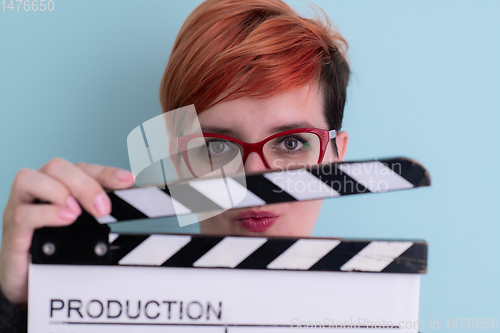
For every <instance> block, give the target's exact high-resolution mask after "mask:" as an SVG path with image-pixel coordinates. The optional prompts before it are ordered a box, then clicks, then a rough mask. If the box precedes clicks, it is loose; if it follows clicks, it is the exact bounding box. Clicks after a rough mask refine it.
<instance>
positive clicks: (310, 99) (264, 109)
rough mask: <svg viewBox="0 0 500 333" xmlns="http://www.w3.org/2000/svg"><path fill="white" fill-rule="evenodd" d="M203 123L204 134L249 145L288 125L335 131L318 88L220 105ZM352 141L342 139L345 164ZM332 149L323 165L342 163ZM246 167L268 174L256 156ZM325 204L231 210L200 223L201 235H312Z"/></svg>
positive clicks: (251, 156) (339, 143) (344, 136)
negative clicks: (223, 135) (325, 115)
mask: <svg viewBox="0 0 500 333" xmlns="http://www.w3.org/2000/svg"><path fill="white" fill-rule="evenodd" d="M198 118H199V122H200V125H201V128H202V129H203V131H204V132H211V133H214V132H215V133H220V134H225V135H229V136H231V137H234V138H237V139H240V140H242V141H245V142H248V143H254V142H259V141H262V140H263V139H266V138H267V137H269V136H271V135H273V134H276V133H277V132H279V131H280V130H277V128H279V127H281V128H283V127H284V126H289V127H291V128H294V127H297V128H300V127H315V128H320V129H326V130H330V128H328V123H327V121H326V119H325V117H324V114H323V96H322V93H321V91H320V90H319V87H318V85H317V84H311V85H307V86H304V87H302V88H299V89H295V90H292V91H288V92H286V93H283V94H281V95H277V96H273V97H268V98H262V99H257V98H239V99H236V100H232V101H227V102H220V103H218V104H216V105H215V106H213V107H211V108H209V109H207V110H205V111H203V112H202V113H201V114H199V116H198ZM207 129H209V130H207ZM347 140H348V137H347V133H345V132H340V133H338V134H337V140H336V141H337V149H338V152H339V158H338V159H337V161H341V160H343V157H344V154H345V150H346V147H347ZM332 145H333V142H332V141H330V143H329V144H328V147H327V151H326V153H325V156H324V159H323V163H331V162H335V161H336V159H335V155H334V151H333V148H332ZM244 168H245V172H255V171H264V170H266V167H265V165H264V162H263V161H262V159H261V158H260V156H259V155H258V154H257V153H254V152H252V153H250V154H249V155H248V158H247V160H246V161H245V164H244ZM321 204H322V200H312V201H302V202H295V203H280V204H272V205H265V206H259V207H252V208H241V209H233V210H228V211H225V212H223V213H221V214H219V215H217V216H214V217H212V218H209V219H207V220H204V221H202V222H200V231H201V233H205V234H206V233H208V234H237V235H276V236H310V235H311V233H312V230H313V228H314V225H315V223H316V219H317V217H318V214H319V211H320V208H321Z"/></svg>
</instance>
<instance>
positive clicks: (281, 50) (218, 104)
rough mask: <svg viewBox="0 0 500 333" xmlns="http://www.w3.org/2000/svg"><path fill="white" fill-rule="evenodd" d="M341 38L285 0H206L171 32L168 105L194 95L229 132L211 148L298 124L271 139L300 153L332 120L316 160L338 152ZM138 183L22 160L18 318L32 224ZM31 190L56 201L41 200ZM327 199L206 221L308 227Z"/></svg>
mask: <svg viewBox="0 0 500 333" xmlns="http://www.w3.org/2000/svg"><path fill="white" fill-rule="evenodd" d="M345 49H346V42H345V40H344V39H343V38H342V36H341V35H340V34H339V33H338V32H336V31H333V30H331V29H330V28H329V25H328V22H327V23H322V22H321V21H319V20H310V19H305V18H302V17H300V16H299V15H298V14H297V13H296V12H295V11H293V10H292V9H291V8H290V7H288V6H287V5H286V4H285V3H283V2H281V1H279V0H272V1H271V0H238V1H235V0H208V1H206V2H204V3H202V4H201V5H200V6H199V7H197V8H196V9H195V10H194V11H193V12H192V13H191V14H190V15H189V17H188V18H187V19H186V21H185V22H184V24H183V26H182V28H181V30H180V32H179V35H178V37H177V39H176V41H175V44H174V47H173V50H172V54H171V56H170V59H169V62H168V64H167V68H166V70H165V74H164V76H163V79H162V83H161V87H160V100H161V104H162V109H163V111H164V112H168V111H169V110H174V109H177V108H179V107H182V106H186V105H190V104H194V105H195V107H196V110H197V112H198V117H199V122H200V125H201V127H202V129H203V132H205V133H211V134H218V135H225V136H223V137H222V139H221V136H219V137H218V139H219V140H216V141H215V145H216V146H214V149H215V150H214V152H215V153H217V152H218V151H224V149H226V148H227V146H228V145H230V144H236V145H238V144H240V145H241V144H242V142H246V143H257V142H262V141H265V140H266V139H267V138H269V137H270V136H273V135H276V134H277V133H281V132H283V131H286V130H291V129H297V131H296V132H294V134H295V136H292V139H291V140H289V139H286V138H285V140H288V141H286V142H285V141H283V140H282V141H279V140H278V141H276V140H275V141H273V143H271V149H269V150H270V151H272V149H274V148H276V147H277V145H281V146H280V147H281V149H285V151H287V152H291V153H294V151H296V150H300V148H301V146H300V145H301V144H303V142H301V141H300V140H301V139H300V138H301V136H300V135H298V134H301V133H304V132H305V131H307V130H311V129H313V130H315V129H320V130H323V131H327V132H328V131H330V132H331V133H334V132H333V131H332V130H335V133H336V137H335V139H333V140H331V141H330V142H329V144H328V146H327V148H326V150H325V151H324V152H323V153H324V156H321V159H320V158H319V155H318V161H313V162H311V163H320V162H322V163H327V162H333V161H341V160H342V159H343V158H344V155H345V151H346V148H347V141H348V137H347V134H346V133H345V132H340V127H341V123H342V117H343V109H344V104H345V98H346V87H347V83H348V79H349V73H350V72H349V66H348V63H347V61H346V57H345ZM177 128H180V127H179V126H177ZM292 132H293V131H292ZM288 133H289V132H288ZM297 133H298V134H297ZM211 134H207V135H208V136H210V135H211ZM176 135H177V136H179V137H183V136H184V133H176ZM278 136H279V137H280V136H281V134H280V135H278ZM287 137H290V136H287ZM231 138H234V139H231ZM171 149H174V150H175V149H178V147H171ZM316 153H317V152H316V151H315V154H316ZM174 156H177V157H176V158H174V159H175V161H174V162H175V165H176V168H177V169H178V172H179V173H181V174H185V173H186V172H187V171H189V158H187V160H186V159H185V158H183V157H181V154H177V155H174ZM271 156H272V154H271V153H269V152H267V153H266V152H264V151H263V153H262V154H258V153H257V152H249V153H248V154H247V156H244V168H245V171H246V172H252V171H260V170H265V169H267V168H271V167H277V164H276V163H277V162H276V160H272V157H271ZM315 156H316V155H315ZM280 166H281V167H283V166H286V165H280ZM186 170H187V171H186ZM132 184H133V177H132V175H131V174H130V172H128V171H125V170H119V169H116V168H112V167H105V166H99V165H90V164H84V163H77V164H75V165H72V164H71V163H69V162H68V161H65V160H63V159H61V158H55V159H53V160H51V161H50V162H48V163H47V164H46V165H44V166H43V167H42V168H40V169H39V170H38V171H35V170H29V169H23V170H21V171H19V173H18V174H17V176H16V178H15V180H14V183H13V186H12V190H11V194H10V198H9V201H8V203H7V206H6V208H5V211H4V215H3V240H2V248H1V251H0V290H1V292H2V293H3V295H4V296H2V301H1V302H0V303H1V305H0V307H2V306H3V307H4V310H5V309H8V310H9V311H12V312H13V314H12V316H13V317H15V316H19V315H20V314H19V313H18V312H19V311H18V310H17V308H15V307H12V306H11V305H10V304H8V302H10V303H13V304H15V305H17V306H20V307H23V306H25V305H26V302H27V281H28V279H27V276H28V259H29V248H30V243H31V237H32V235H33V231H34V229H36V228H39V227H43V226H64V225H68V224H71V223H72V222H74V221H75V219H76V218H77V217H78V215H80V213H81V209H80V207H79V205H78V203H80V205H81V206H82V207H83V209H85V210H86V211H88V212H89V213H91V214H92V215H94V216H96V217H100V216H105V215H107V214H109V212H110V210H111V207H110V201H109V198H108V197H107V196H106V194H105V192H104V190H103V187H106V188H110V189H120V188H127V187H130V186H131V185H132ZM36 199H39V200H42V201H45V202H49V204H36V205H35V204H33V203H34V201H35V200H36ZM320 207H321V201H320V200H319V201H309V202H300V203H295V204H286V203H283V204H275V205H268V206H262V207H256V208H252V209H238V210H230V211H227V212H224V213H222V214H220V215H218V216H215V217H212V218H211V219H208V220H206V221H204V222H203V223H202V225H201V228H202V232H203V231H205V232H223V233H233V234H235V233H237V234H275V235H276V234H278V235H283V234H286V235H310V233H311V231H312V228H313V227H314V223H315V221H316V218H317V216H318V214H319V210H320ZM0 309H1V308H0ZM0 317H2V319H0V320H6V319H5V316H3V315H2V316H0ZM13 320H16V319H13ZM18 322H19V320H18ZM0 327H1V326H0Z"/></svg>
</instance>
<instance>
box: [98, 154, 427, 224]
mask: <svg viewBox="0 0 500 333" xmlns="http://www.w3.org/2000/svg"><path fill="white" fill-rule="evenodd" d="M429 185H430V176H429V173H428V172H427V170H426V169H425V168H424V167H423V166H422V165H421V164H420V163H418V162H416V161H414V160H411V159H408V158H392V159H384V160H372V161H354V162H342V163H333V164H324V165H318V166H315V167H312V168H309V169H296V170H284V171H281V170H280V171H268V172H264V173H262V174H253V175H249V176H246V177H244V178H243V177H240V176H235V177H225V178H213V179H193V180H188V181H185V182H182V183H179V182H178V183H174V184H171V185H169V186H168V187H165V188H163V189H162V188H160V187H155V186H152V187H143V188H131V189H127V190H119V191H114V192H109V193H108V194H109V196H110V198H111V203H112V212H111V214H110V215H109V216H105V217H102V218H99V219H98V222H100V223H113V222H119V221H127V220H135V219H143V218H159V217H170V216H183V215H187V214H192V213H203V212H211V211H212V212H213V211H224V210H227V209H231V208H243V207H253V206H261V205H266V204H273V203H280V202H292V201H304V200H313V199H325V198H335V197H340V196H344V195H351V194H363V193H381V192H389V191H397V190H405V189H413V188H417V187H422V186H429ZM162 187H164V186H162Z"/></svg>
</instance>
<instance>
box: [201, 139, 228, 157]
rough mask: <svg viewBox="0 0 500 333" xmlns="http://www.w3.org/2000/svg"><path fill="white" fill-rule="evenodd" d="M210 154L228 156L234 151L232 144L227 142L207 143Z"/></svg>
mask: <svg viewBox="0 0 500 333" xmlns="http://www.w3.org/2000/svg"><path fill="white" fill-rule="evenodd" d="M207 146H208V152H209V153H210V154H211V155H220V154H226V153H228V152H230V151H232V150H233V149H234V147H233V145H232V144H231V143H230V142H225V141H209V142H207Z"/></svg>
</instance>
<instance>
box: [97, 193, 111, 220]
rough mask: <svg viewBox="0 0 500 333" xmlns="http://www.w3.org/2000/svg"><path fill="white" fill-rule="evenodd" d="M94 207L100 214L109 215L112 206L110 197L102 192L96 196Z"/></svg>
mask: <svg viewBox="0 0 500 333" xmlns="http://www.w3.org/2000/svg"><path fill="white" fill-rule="evenodd" d="M94 208H95V210H96V211H97V213H99V215H108V214H109V213H110V210H111V207H110V204H109V201H108V199H107V198H106V197H105V196H104V194H102V193H100V194H98V195H96V196H95V198H94Z"/></svg>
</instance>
